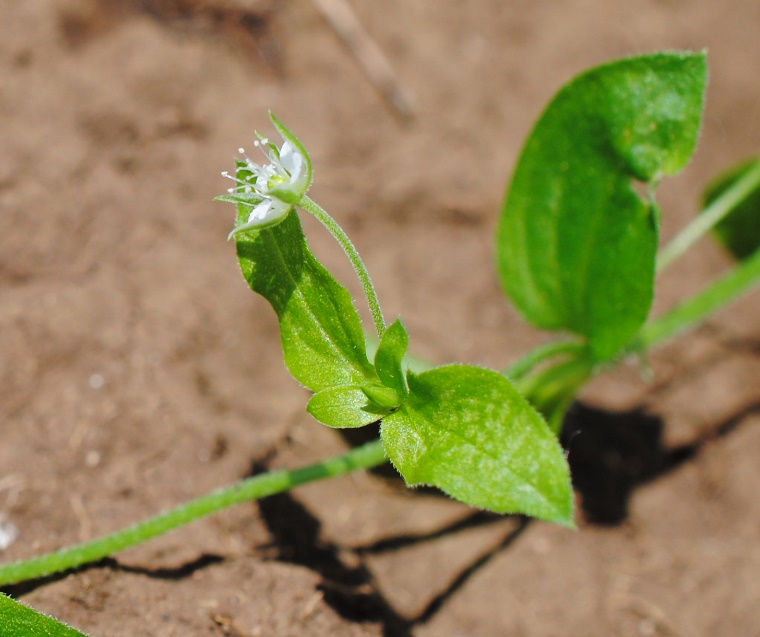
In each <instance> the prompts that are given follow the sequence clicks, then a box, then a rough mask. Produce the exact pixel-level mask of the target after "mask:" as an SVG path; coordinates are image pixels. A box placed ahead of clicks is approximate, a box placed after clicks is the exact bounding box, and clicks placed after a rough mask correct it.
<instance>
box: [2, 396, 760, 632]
mask: <svg viewBox="0 0 760 637" xmlns="http://www.w3.org/2000/svg"><path fill="white" fill-rule="evenodd" d="M759 412H760V403H756V404H752V405H749V406H748V407H746V408H744V409H742V410H741V411H739V412H737V413H736V414H734V415H732V416H731V417H730V418H727V419H726V420H725V421H723V422H721V423H719V424H718V425H717V426H716V427H715V428H714V429H713V430H712V431H710V432H709V433H707V434H705V435H703V436H701V437H700V438H697V439H696V440H694V441H693V442H691V443H689V444H686V445H681V446H678V447H674V448H670V449H668V448H665V447H664V446H663V444H662V433H663V422H662V420H661V419H660V418H658V417H657V416H653V415H649V414H646V413H645V412H644V411H643V410H641V409H636V410H633V411H629V412H621V413H612V412H607V411H603V410H599V409H595V408H593V407H589V406H586V405H583V404H580V403H578V404H576V405H574V406H573V407H572V409H571V410H570V411H569V413H568V415H567V418H566V421H565V424H564V427H563V432H562V444H563V446H564V447H565V449H567V450H568V460H569V462H570V466H571V470H572V473H573V483H574V486H575V489H576V491H578V492H579V493H580V495H581V502H582V509H583V514H584V517H585V519H586V520H587V521H588V522H590V523H592V524H600V525H607V526H614V525H618V524H620V523H622V522H623V521H625V519H626V518H627V515H628V503H629V500H630V497H631V495H632V493H633V492H634V491H635V489H636V487H638V486H639V485H642V484H645V483H647V482H651V481H652V480H655V479H657V478H658V477H660V476H662V475H665V474H667V473H669V472H670V471H672V470H674V469H677V468H678V467H679V466H681V465H682V464H684V463H685V462H688V461H689V460H691V459H693V458H694V457H695V456H696V455H697V454H698V453H699V451H700V450H701V449H702V447H704V446H705V445H706V444H708V443H709V442H711V441H713V440H715V439H718V438H721V437H723V436H725V435H727V434H729V433H730V432H731V431H733V430H734V429H735V428H736V427H737V426H738V425H739V424H740V423H741V422H742V421H743V420H744V419H745V418H746V417H747V416H749V415H752V414H755V413H759ZM372 429H373V427H365V428H363V429H362V430H345V431H349V432H351V434H352V436H351V439H350V441H349V442H350V443H352V444H359V443H361V442H365V441H366V440H364V437H365V436H366V437H367V439H369V438H372V437H373V436H376V435H377V433H378V432H377V431H376V430H375V431H371V430H372ZM357 433H361V439H359V438H357V437H356V434H357ZM271 460H272V458H271V456H269V457H267V458H265V459H264V460H261V461H258V462H255V463H254V464H253V465H252V469H251V472H250V475H255V474H258V473H261V472H263V471H266V470H267V467H268V465H269V463H270V461H271ZM388 469H389V467H385V468H381V469H380V470H379V471H377V472H375V473H377V474H379V475H381V476H383V477H386V478H387V477H388V476H389V475H391V473H389V472H388ZM391 472H393V470H392V469H391ZM394 479H398V478H397V476H396V477H395V478H394ZM431 491H433V490H431ZM258 506H259V510H260V514H261V518H262V520H263V521H264V523H265V524H266V525H267V527H268V529H269V532H270V533H271V535H272V538H273V539H272V542H271V545H270V546H269V547H264V548H269V549H271V550H273V551H274V558H273V559H276V560H278V561H281V562H287V563H292V564H299V565H301V566H305V567H307V568H309V569H310V570H312V571H314V572H315V573H318V574H319V575H320V576H321V578H322V583H321V584H320V589H321V591H322V592H323V594H324V599H325V602H326V603H327V604H329V605H330V606H331V607H332V608H333V609H334V610H335V611H336V612H337V613H339V614H340V615H341V616H342V617H344V618H345V619H347V620H349V621H353V622H358V623H364V622H369V623H376V624H380V625H381V626H382V629H383V635H384V637H412V635H413V632H412V631H413V629H414V627H415V626H418V625H421V624H425V623H427V622H428V621H430V620H431V619H432V618H433V617H434V616H435V615H436V614H437V613H438V612H439V611H440V610H441V609H442V608H443V607H444V606H445V605H446V603H447V602H448V600H449V599H451V597H452V596H453V595H454V594H455V593H456V592H457V591H458V590H459V589H461V588H462V586H463V585H464V584H465V583H466V582H467V581H468V580H469V579H470V578H471V577H472V576H473V575H475V574H476V573H477V572H478V571H479V570H480V569H481V568H483V567H484V566H485V565H486V564H487V563H488V562H490V561H491V560H492V559H493V558H494V557H496V556H497V555H499V554H500V553H502V552H503V551H505V550H506V549H508V548H509V547H510V546H511V545H512V544H513V543H514V542H515V541H516V540H517V539H518V538H519V537H520V535H522V533H523V532H524V531H525V530H526V529H527V528H528V527H529V525H530V523H531V522H530V520H529V519H528V518H523V517H521V516H500V515H496V514H492V513H488V512H486V511H476V512H473V513H470V514H468V515H467V516H465V517H464V518H462V519H460V520H458V521H456V522H454V523H452V524H449V525H447V526H445V527H442V528H440V529H437V530H435V531H433V532H430V533H425V534H419V535H412V534H410V535H397V536H392V537H387V538H383V539H381V540H379V541H377V542H375V543H373V544H370V545H366V546H354V547H349V546H341V545H339V544H337V543H333V542H329V541H327V540H325V539H324V538H323V537H322V536H321V523H320V521H319V519H318V518H317V517H316V516H314V515H313V514H312V513H311V512H310V511H309V510H308V509H307V508H306V507H305V506H304V505H303V504H302V503H300V502H299V501H298V500H297V499H296V498H295V497H293V496H292V495H291V494H289V493H284V494H280V495H275V496H271V497H269V498H265V499H264V500H261V501H260V502H259V503H258ZM492 524H500V525H503V526H504V529H505V532H504V534H503V535H502V537H501V539H500V540H499V541H498V542H496V543H494V544H493V545H492V546H490V547H489V548H487V549H486V550H485V551H484V552H483V553H481V555H480V556H479V557H477V558H476V559H474V560H473V561H472V562H471V563H470V564H468V565H467V566H466V567H465V568H463V569H462V570H461V571H460V572H458V573H456V574H455V575H454V576H453V577H452V579H451V580H450V581H449V583H448V584H447V585H446V586H445V587H444V588H443V590H441V591H439V592H438V593H436V594H434V595H433V596H432V598H431V599H430V600H429V601H428V602H427V604H426V605H425V607H424V608H423V610H422V611H421V612H420V613H419V614H418V615H417V616H416V617H404V616H402V615H401V614H400V613H399V612H398V611H396V610H395V609H394V608H393V605H392V604H391V603H390V602H389V601H388V599H387V598H386V597H385V596H384V595H383V593H382V591H381V590H380V587H379V586H377V584H376V582H375V580H374V577H373V575H372V572H371V570H370V569H369V567H368V566H367V564H366V559H365V558H366V556H368V555H377V554H381V553H388V552H393V551H397V550H399V549H403V548H407V547H410V546H414V545H417V544H422V543H427V542H432V541H435V540H437V539H440V538H444V537H447V536H450V535H452V534H454V533H459V532H463V531H467V530H469V529H473V528H476V527H480V526H483V525H492ZM223 559H224V558H223V557H221V556H218V555H202V556H200V557H199V558H197V559H196V560H193V561H191V562H188V563H187V564H183V565H180V566H178V567H174V568H144V567H139V566H125V565H122V564H120V563H119V562H118V561H117V560H116V559H114V558H106V559H104V560H101V561H100V562H97V563H94V564H90V565H87V566H84V567H82V568H80V569H76V571H84V570H89V569H94V568H104V567H105V568H110V569H113V570H119V571H125V572H130V573H137V574H141V575H144V576H146V577H152V578H162V579H182V578H185V577H189V576H192V574H193V573H195V572H196V571H198V570H200V569H203V568H206V567H208V566H211V565H214V564H217V563H219V562H221V561H223ZM76 571H73V572H76ZM71 572H72V571H69V572H67V573H59V574H56V575H54V576H51V577H47V578H42V579H38V580H31V581H27V582H23V583H21V584H16V585H9V586H4V587H2V588H1V589H0V591H2V592H4V593H6V594H8V595H10V596H12V597H20V596H23V595H25V594H27V593H29V592H31V591H33V590H35V589H37V588H39V587H40V586H43V585H45V584H49V583H51V582H54V581H57V580H59V579H62V578H63V577H65V576H67V575H68V574H70V573H71Z"/></svg>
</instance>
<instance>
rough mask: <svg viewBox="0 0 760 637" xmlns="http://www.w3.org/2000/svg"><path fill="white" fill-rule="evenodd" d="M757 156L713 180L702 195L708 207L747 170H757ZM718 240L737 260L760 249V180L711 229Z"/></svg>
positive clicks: (759, 161)
mask: <svg viewBox="0 0 760 637" xmlns="http://www.w3.org/2000/svg"><path fill="white" fill-rule="evenodd" d="M759 163H760V158H758V157H753V158H752V159H750V160H748V161H744V162H742V163H741V164H739V165H738V166H736V167H735V168H733V169H731V170H729V171H727V172H725V173H724V174H722V175H720V176H718V177H717V178H716V179H715V180H713V181H712V182H711V183H710V184H709V185H708V187H707V189H706V191H705V195H704V204H705V208H707V207H708V206H709V205H710V204H712V203H713V202H714V201H715V200H716V199H718V197H720V196H721V195H723V194H724V193H725V192H726V191H727V190H728V189H729V188H731V187H732V186H733V185H734V184H736V183H737V182H738V181H739V180H740V179H742V178H743V177H745V176H746V175H747V174H748V173H749V172H750V171H757V170H758V165H759ZM713 232H714V233H715V236H716V237H717V238H718V241H719V242H720V243H721V244H722V245H723V246H724V247H725V248H726V249H727V250H728V251H729V252H730V253H731V255H732V256H733V257H734V258H735V259H737V260H738V261H742V260H744V259H747V258H748V257H750V256H752V254H754V252H755V251H756V250H757V249H758V248H760V180H758V183H757V184H756V185H755V187H754V188H753V189H752V190H751V191H750V192H749V193H748V194H747V195H746V196H745V197H744V198H743V199H742V200H741V201H740V202H739V203H738V204H736V205H735V206H734V208H733V210H731V211H730V212H729V213H728V214H727V215H726V216H725V217H724V218H723V219H722V220H721V221H720V222H718V223H717V224H716V225H715V228H714V229H713Z"/></svg>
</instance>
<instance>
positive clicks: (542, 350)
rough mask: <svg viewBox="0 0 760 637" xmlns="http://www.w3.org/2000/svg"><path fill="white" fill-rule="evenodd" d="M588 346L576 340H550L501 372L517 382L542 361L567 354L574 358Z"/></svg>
mask: <svg viewBox="0 0 760 637" xmlns="http://www.w3.org/2000/svg"><path fill="white" fill-rule="evenodd" d="M587 347H588V346H587V345H586V344H585V343H581V342H578V341H552V342H551V343H546V344H544V345H539V346H538V347H536V348H535V349H532V350H531V351H529V352H528V353H527V354H525V355H524V356H523V357H522V358H520V359H519V360H517V361H516V362H514V363H512V365H510V366H509V367H507V369H505V370H504V371H503V372H502V373H503V374H504V375H505V376H506V377H507V378H509V379H510V380H511V381H512V382H517V381H519V380H520V379H522V378H523V377H525V376H526V375H527V374H528V373H529V372H530V371H531V370H532V369H533V368H534V367H536V366H537V365H539V364H540V363H543V362H544V361H546V360H548V359H550V358H554V357H555V356H561V355H565V354H568V355H570V356H573V357H574V358H577V357H579V355H581V354H582V353H583V352H584V350H585V349H586V348H587Z"/></svg>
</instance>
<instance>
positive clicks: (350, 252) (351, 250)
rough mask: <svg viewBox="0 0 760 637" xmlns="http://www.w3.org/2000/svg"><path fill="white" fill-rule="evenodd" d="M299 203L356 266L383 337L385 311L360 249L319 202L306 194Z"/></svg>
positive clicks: (380, 334)
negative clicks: (381, 307)
mask: <svg viewBox="0 0 760 637" xmlns="http://www.w3.org/2000/svg"><path fill="white" fill-rule="evenodd" d="M298 205H299V206H300V207H301V208H303V209H304V210H305V211H306V212H308V213H309V214H312V215H314V216H315V217H316V218H317V219H318V220H319V222H320V223H321V224H322V225H323V226H324V227H325V228H327V230H328V231H329V232H330V234H331V235H332V236H333V237H334V238H335V240H336V241H337V242H338V243H339V244H340V247H341V248H343V252H345V253H346V256H347V257H348V260H349V261H350V262H351V265H352V266H354V270H355V272H356V276H358V277H359V281H361V284H362V286H363V287H364V293H365V295H366V296H367V303H368V304H369V310H370V312H371V313H372V319H373V320H374V322H375V329H376V330H377V335H378V336H380V337H382V335H383V332H385V319H384V318H383V312H382V310H381V309H380V300H379V299H378V298H377V292H376V291H375V286H374V285H372V279H371V278H370V276H369V272H368V271H367V266H365V265H364V261H362V258H361V257H360V256H359V251H358V250H357V249H356V247H355V246H354V244H353V243H352V242H351V239H349V238H348V235H347V234H346V233H345V232H344V231H343V228H341V227H340V226H339V225H338V222H337V221H335V219H333V218H332V217H331V216H330V215H329V214H327V212H326V211H325V209H324V208H322V207H321V206H320V205H319V204H317V203H316V202H315V201H313V200H312V199H309V197H307V196H306V195H304V196H303V198H302V199H301V201H300V203H299V204H298Z"/></svg>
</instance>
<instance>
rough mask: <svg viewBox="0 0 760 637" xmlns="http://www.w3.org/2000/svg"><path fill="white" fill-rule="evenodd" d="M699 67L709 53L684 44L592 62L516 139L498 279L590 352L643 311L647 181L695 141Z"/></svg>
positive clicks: (630, 327)
mask: <svg viewBox="0 0 760 637" xmlns="http://www.w3.org/2000/svg"><path fill="white" fill-rule="evenodd" d="M706 76H707V71H706V59H705V55H704V54H691V53H659V54H655V55H646V56H642V57H636V58H630V59H625V60H621V61H618V62H613V63H611V64H607V65H604V66H600V67H598V68H595V69H592V70H590V71H588V72H586V73H583V74H582V75H580V76H578V77H577V78H576V79H575V80H573V81H572V82H570V83H569V84H568V85H566V86H565V87H564V88H563V89H562V90H560V92H559V93H558V94H557V96H556V97H555V98H554V100H553V101H552V102H551V103H550V104H549V106H548V108H547V109H546V111H545V112H544V114H543V115H542V116H541V118H540V119H539V121H538V123H537V124H536V126H535V128H534V130H533V132H532V134H531V136H530V137H529V139H528V141H527V142H526V145H525V148H524V149H523V152H522V155H521V157H520V160H519V163H518V165H517V168H516V171H515V174H514V177H513V180H512V185H511V188H510V191H509V194H508V197H507V199H506V202H505V204H504V208H503V211H502V216H501V220H500V224H499V230H498V245H497V253H498V266H499V272H500V275H501V280H502V283H503V285H504V287H505V288H506V290H507V292H508V293H509V295H510V297H511V299H512V301H513V302H514V303H515V305H517V307H518V308H519V309H520V311H521V312H522V313H523V314H524V315H525V317H526V318H527V319H528V320H529V321H531V322H532V323H533V324H535V325H537V326H538V327H541V328H545V329H550V330H569V331H571V332H575V333H577V334H580V335H582V336H584V337H586V338H587V339H588V341H589V344H590V347H591V350H592V353H593V356H594V358H595V359H596V360H597V361H604V360H608V359H611V358H614V357H615V355H616V354H618V353H619V351H620V350H621V349H622V348H623V347H624V346H625V345H626V343H627V342H628V341H629V340H630V339H631V338H632V337H633V336H634V334H635V333H636V332H637V331H638V329H639V327H640V326H641V325H642V324H643V322H644V321H645V320H646V317H647V315H648V313H649V309H650V306H651V303H652V296H653V286H654V274H655V257H656V250H657V243H658V218H657V215H658V211H657V209H656V205H655V204H654V201H653V199H652V196H651V190H652V188H653V187H654V186H655V185H656V184H657V182H658V181H659V179H660V178H661V177H662V176H663V175H672V174H674V173H675V172H677V171H678V170H680V169H681V168H683V167H684V166H685V165H686V163H687V162H688V160H689V158H690V157H691V155H692V153H693V151H694V148H695V146H696V142H697V138H698V133H699V127H700V122H701V114H702V108H703V102H704V90H705V84H706ZM637 181H639V182H645V183H646V184H648V190H649V194H648V195H647V196H641V195H640V194H638V192H637V190H636V188H635V187H634V183H635V182H637Z"/></svg>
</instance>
